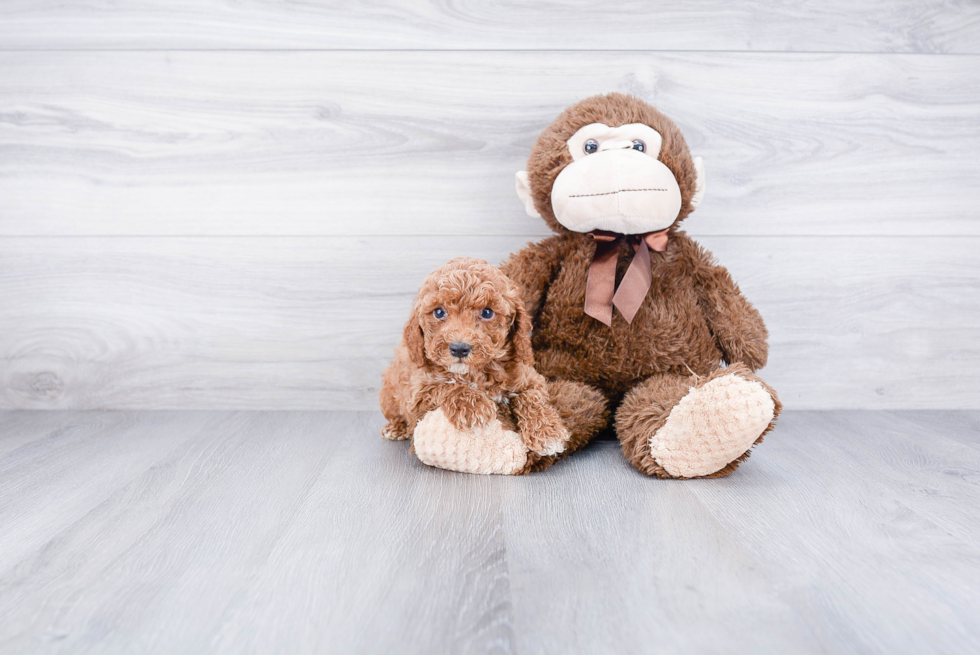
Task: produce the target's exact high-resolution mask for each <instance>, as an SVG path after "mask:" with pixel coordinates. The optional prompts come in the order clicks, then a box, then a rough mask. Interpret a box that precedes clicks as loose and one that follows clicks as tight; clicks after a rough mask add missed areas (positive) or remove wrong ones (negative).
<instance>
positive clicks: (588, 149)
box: [583, 139, 599, 155]
mask: <svg viewBox="0 0 980 655" xmlns="http://www.w3.org/2000/svg"><path fill="white" fill-rule="evenodd" d="M598 149H599V142H598V141H596V140H595V139H589V140H588V141H586V142H585V147H584V148H583V150H585V154H587V155H591V154H592V153H593V152H595V151H597V150H598Z"/></svg>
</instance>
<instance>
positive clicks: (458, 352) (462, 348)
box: [449, 341, 473, 359]
mask: <svg viewBox="0 0 980 655" xmlns="http://www.w3.org/2000/svg"><path fill="white" fill-rule="evenodd" d="M472 351H473V349H472V348H470V344H468V343H460V342H458V341H457V342H456V343H451V344H449V352H450V354H451V355H452V356H453V357H459V358H460V359H463V358H464V357H466V356H468V355H469V354H470V353H471V352H472Z"/></svg>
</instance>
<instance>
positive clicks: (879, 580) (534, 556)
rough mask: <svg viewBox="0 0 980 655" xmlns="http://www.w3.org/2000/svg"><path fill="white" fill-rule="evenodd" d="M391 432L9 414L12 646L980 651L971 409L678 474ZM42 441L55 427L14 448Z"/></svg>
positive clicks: (835, 424)
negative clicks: (423, 440) (538, 462)
mask: <svg viewBox="0 0 980 655" xmlns="http://www.w3.org/2000/svg"><path fill="white" fill-rule="evenodd" d="M382 424H383V419H382V417H381V416H380V414H378V413H377V412H366V413H355V412H271V413H264V412H236V413H228V412H213V411H212V412H108V413H105V412H100V413H92V412H29V413H27V412H0V471H3V472H4V474H3V475H2V476H0V499H2V501H0V502H2V506H0V507H2V509H0V512H2V514H0V516H2V521H3V523H2V524H3V528H4V529H3V531H2V534H0V590H2V593H0V615H2V616H4V621H2V622H0V650H2V651H3V652H5V653H8V652H9V653H21V652H31V653H52V654H53V653H78V652H88V653H132V652H141V653H174V652H181V653H189V654H192V653H203V652H208V653H263V652H270V651H276V652H313V651H315V652H331V653H351V652H357V653H390V652H399V653H433V652H453V653H471V652H472V653H486V652H494V653H529V654H535V655H536V654H539V653H540V654H544V653H555V652H561V653H590V654H592V653H624V652H631V653H634V652H635V653H665V654H673V653H692V652H706V653H707V652H728V651H730V650H731V649H732V648H733V647H737V648H738V650H740V651H743V652H752V653H845V654H865V653H869V654H870V653H895V652H915V653H922V654H932V653H936V654H940V653H941V654H944V655H945V654H948V653H969V652H975V651H976V650H977V649H978V648H980V628H978V626H977V624H976V621H975V620H974V617H975V616H976V615H977V614H978V612H980V546H978V545H977V544H978V537H980V525H978V523H977V520H976V518H975V512H972V513H970V512H967V511H966V508H968V507H970V506H972V507H975V506H976V502H977V501H978V500H980V487H978V486H977V483H976V480H977V479H978V475H980V430H978V429H977V426H978V425H980V413H977V412H971V413H964V412H873V411H861V412H793V411H790V412H786V413H785V414H784V415H783V416H782V418H781V419H780V424H779V426H778V428H777V429H776V431H775V432H773V433H772V434H771V435H770V436H769V437H767V439H766V442H765V443H764V444H762V446H761V447H759V448H758V449H756V451H755V453H754V454H753V456H752V457H751V458H750V459H749V460H748V461H747V462H746V463H745V464H744V465H743V466H742V467H741V468H740V469H739V471H738V472H736V474H735V475H733V476H732V477H729V478H725V479H722V480H698V481H688V482H678V481H670V480H666V481H665V480H656V479H652V478H647V477H645V476H643V475H641V474H639V473H637V472H636V471H634V470H633V469H632V468H631V467H630V466H629V464H628V463H627V462H626V461H625V460H624V459H623V457H622V455H621V453H620V452H619V446H618V444H617V443H616V442H613V441H600V442H596V443H594V444H592V445H591V446H589V447H588V448H587V449H586V450H585V451H583V452H582V453H580V454H577V455H575V456H573V457H572V458H570V459H568V460H566V461H564V462H562V463H560V464H559V465H557V466H555V467H553V468H551V469H549V470H548V471H546V472H544V473H542V474H538V475H531V476H528V477H523V478H508V477H489V476H487V477H485V476H470V475H463V474H456V473H450V472H446V471H440V470H438V469H432V468H428V467H425V466H422V465H421V464H419V462H418V461H416V460H415V459H414V458H412V457H411V456H410V455H409V453H408V447H407V444H405V443H393V442H386V441H383V440H382V439H381V438H380V436H379V435H378V431H379V430H380V427H381V425H382ZM24 431H32V432H34V433H37V434H47V435H49V437H48V438H46V439H42V440H40V441H38V442H35V445H34V446H30V447H28V448H26V449H25V448H20V449H12V450H11V449H5V448H4V445H5V444H6V443H7V442H8V441H10V440H14V441H17V440H19V439H21V437H22V434H23V433H24ZM126 453H129V454H128V455H127V454H126ZM133 453H140V456H139V459H133V456H132V454H133ZM107 457H108V458H109V459H108V460H107V459H106V458H107ZM107 461H108V462H109V464H108V465H107V464H106V462H107ZM124 461H126V462H127V463H126V465H125V466H121V464H122V463H123V462H124ZM66 471H68V472H70V474H71V475H72V476H73V477H71V478H68V479H66V478H65V472H66ZM123 473H124V474H123ZM28 479H29V480H32V481H33V482H32V484H31V486H30V487H29V488H28V487H24V486H23V484H22V482H21V481H23V480H28ZM66 493H68V494H69V495H71V494H74V495H79V496H81V495H85V494H87V495H88V496H89V498H90V501H89V502H87V503H85V504H80V503H72V502H66V500H65V498H64V496H65V495H66ZM39 508H40V510H39ZM37 535H43V538H38V537H37ZM625 626H628V629H627V628H626V627H625Z"/></svg>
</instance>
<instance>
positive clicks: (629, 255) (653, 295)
mask: <svg viewBox="0 0 980 655" xmlns="http://www.w3.org/2000/svg"><path fill="white" fill-rule="evenodd" d="M704 188H705V186H704V169H703V167H702V166H701V163H700V160H699V159H698V158H694V157H692V156H691V154H690V152H689V151H688V147H687V144H686V143H685V141H684V137H683V135H682V134H681V132H680V130H679V129H678V128H677V126H676V125H675V124H674V123H673V121H671V120H670V119H669V118H667V117H666V116H665V115H663V114H662V113H660V112H659V111H657V110H656V109H654V108H653V107H651V106H650V105H648V104H647V103H645V102H643V101H641V100H639V99H637V98H634V97H631V96H626V95H623V94H619V93H611V94H609V95H605V96H595V97H592V98H588V99H586V100H583V101H582V102H580V103H578V104H577V105H575V106H573V107H570V108H568V109H566V110H565V111H564V112H562V114H561V115H559V116H558V117H557V118H556V119H555V121H554V122H553V123H552V124H551V125H550V126H549V127H548V128H546V129H545V130H544V132H542V133H541V136H540V137H538V140H537V143H536V144H535V145H534V149H533V150H532V152H531V157H530V159H529V160H528V170H527V172H521V173H518V176H517V190H518V194H519V195H520V197H521V199H522V200H523V201H524V204H525V208H526V210H527V211H528V213H529V214H531V215H532V216H538V217H540V218H542V219H543V220H544V221H545V222H546V223H547V224H548V226H549V227H550V228H551V229H552V230H553V231H554V232H555V235H554V236H552V237H550V238H548V239H544V240H543V241H540V242H539V243H535V244H531V245H529V246H527V247H526V248H524V249H523V250H521V251H520V252H518V253H515V254H514V255H513V256H512V257H511V258H510V259H509V260H508V261H507V262H506V263H504V264H503V266H502V267H501V268H502V269H503V271H504V272H505V273H506V274H507V275H508V276H509V277H510V278H511V279H512V280H514V282H516V283H517V284H518V286H520V287H521V291H522V292H523V296H524V301H525V303H526V304H527V308H528V312H530V314H531V316H532V319H533V322H534V351H535V357H536V360H537V367H538V370H539V371H540V372H541V373H542V374H544V375H545V376H546V377H547V378H548V379H549V380H551V382H550V383H549V384H550V387H549V388H550V389H551V399H552V401H553V402H554V404H555V406H556V407H557V408H558V409H559V411H561V412H565V413H566V414H567V412H568V411H569V408H573V407H574V408H577V414H575V415H572V416H571V418H570V419H568V425H569V428H570V429H571V431H572V434H573V435H576V437H575V438H573V440H572V442H571V443H570V444H569V447H568V448H567V449H566V450H565V453H564V454H567V453H569V452H572V451H574V450H575V449H576V448H577V447H578V446H580V445H581V444H583V443H585V442H586V441H588V439H589V438H591V436H592V435H594V434H596V433H597V432H599V430H600V429H602V428H603V427H605V426H606V425H607V424H608V423H609V420H608V419H609V416H610V410H613V411H615V420H614V421H613V422H612V423H613V427H615V430H616V433H617V436H618V437H619V440H620V442H621V443H622V447H623V453H624V455H625V456H626V457H627V458H628V459H629V461H630V462H631V463H632V464H633V466H635V467H636V468H637V469H639V470H640V471H642V472H643V473H646V474H648V475H654V476H658V477H664V478H695V477H720V476H724V475H728V474H730V473H731V472H732V471H734V470H735V468H736V467H737V466H738V464H739V462H741V461H742V460H744V459H745V458H746V457H747V456H748V452H749V449H750V448H751V447H752V446H753V445H754V444H756V443H758V442H760V441H762V437H763V435H765V434H766V433H767V432H769V431H770V430H771V429H772V428H773V425H774V424H775V420H776V417H777V416H778V415H779V411H780V407H781V405H780V403H779V400H778V399H777V397H776V394H775V392H774V391H773V390H772V389H771V388H770V387H769V386H768V385H766V384H765V382H763V381H762V380H761V379H760V378H759V377H758V376H757V375H756V374H755V370H756V369H759V368H761V367H763V366H765V364H766V358H767V354H768V347H767V344H766V337H767V332H766V327H765V324H764V323H763V321H762V318H761V316H760V315H759V313H758V312H757V311H756V310H755V308H754V307H752V305H751V304H750V303H749V302H748V301H747V300H746V299H745V298H744V297H743V296H742V294H741V293H740V291H739V289H738V286H736V284H735V282H734V281H733V280H732V278H731V276H730V275H729V274H728V271H726V270H725V269H724V268H723V267H722V266H720V265H718V264H717V263H716V262H715V261H714V258H713V257H712V256H711V254H710V253H708V252H707V251H706V250H705V249H704V248H702V247H701V246H699V245H698V244H697V243H695V242H694V241H693V240H692V239H691V238H689V237H688V236H687V235H686V234H685V233H684V232H682V231H681V230H680V229H679V226H680V223H681V221H683V220H684V218H686V217H687V216H688V214H690V213H691V211H693V210H694V209H695V207H697V206H698V204H699V203H700V200H701V196H702V194H703V192H704ZM614 291H615V293H614ZM722 362H725V363H726V364H727V365H728V366H727V368H726V367H724V366H722ZM559 385H561V386H559ZM583 419H584V420H587V421H590V423H589V425H590V426H591V428H590V429H591V430H592V431H591V433H590V432H589V431H588V430H586V429H585V428H584V427H583V426H582V424H580V423H579V421H581V420H583Z"/></svg>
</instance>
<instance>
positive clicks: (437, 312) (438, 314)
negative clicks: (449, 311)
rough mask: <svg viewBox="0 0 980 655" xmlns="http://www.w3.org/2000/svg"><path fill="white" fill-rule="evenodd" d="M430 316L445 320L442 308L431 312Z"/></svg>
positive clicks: (444, 311) (444, 312)
mask: <svg viewBox="0 0 980 655" xmlns="http://www.w3.org/2000/svg"><path fill="white" fill-rule="evenodd" d="M432 315H433V316H435V317H436V318H438V319H439V320H440V321H441V320H442V319H444V318H446V310H445V309H443V308H442V307H436V309H435V311H434V312H432Z"/></svg>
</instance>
